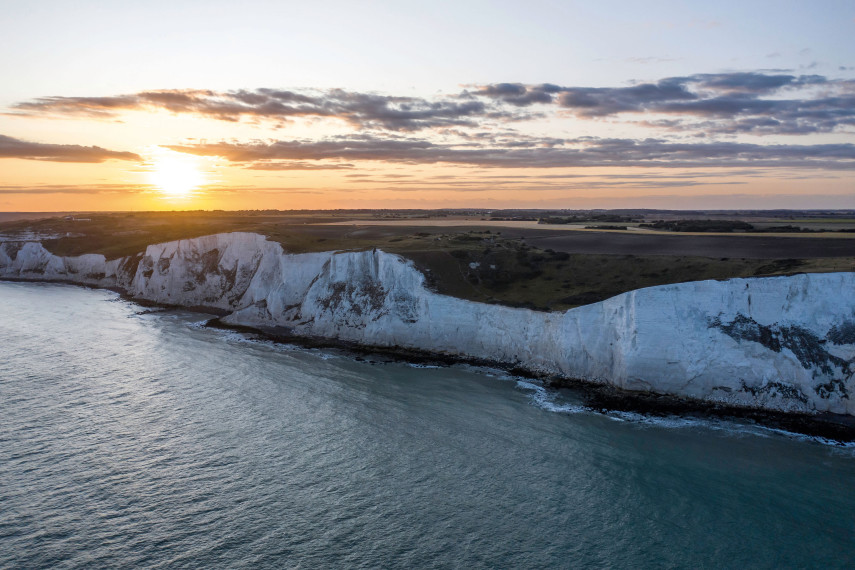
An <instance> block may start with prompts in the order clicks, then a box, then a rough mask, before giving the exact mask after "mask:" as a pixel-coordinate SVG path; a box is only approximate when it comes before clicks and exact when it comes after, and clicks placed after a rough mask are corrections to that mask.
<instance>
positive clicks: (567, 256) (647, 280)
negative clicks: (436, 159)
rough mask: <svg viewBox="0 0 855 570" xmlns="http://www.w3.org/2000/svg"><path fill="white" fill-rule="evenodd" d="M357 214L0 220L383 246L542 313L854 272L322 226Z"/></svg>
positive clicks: (817, 264)
mask: <svg viewBox="0 0 855 570" xmlns="http://www.w3.org/2000/svg"><path fill="white" fill-rule="evenodd" d="M351 218H352V216H349V217H348V216H345V215H343V214H339V213H335V212H330V213H297V214H295V213H290V214H287V215H284V214H281V213H267V212H166V213H115V214H92V215H81V216H78V217H77V218H76V219H71V218H67V217H62V218H51V219H46V220H38V221H15V222H7V223H4V224H0V234H6V235H15V234H20V233H22V232H28V233H30V234H35V235H37V236H42V237H43V238H46V239H43V244H44V246H45V247H46V248H47V249H48V250H49V251H51V252H52V253H54V254H56V255H80V254H83V253H101V254H103V255H105V256H106V257H107V258H108V259H115V258H118V257H123V256H126V255H131V254H135V253H139V252H142V251H144V250H145V248H146V246H147V245H149V244H152V243H160V242H166V241H172V240H177V239H186V238H193V237H199V236H203V235H208V234H213V233H220V232H233V231H247V232H256V233H260V234H263V235H266V236H267V237H268V238H269V239H271V240H273V241H276V242H278V243H280V244H282V246H283V248H284V249H285V250H286V251H289V252H293V253H301V252H309V251H325V250H360V249H366V248H373V247H376V248H379V249H383V250H384V251H388V252H391V253H398V254H400V255H402V256H404V257H406V258H408V259H411V260H413V262H414V263H415V264H416V266H417V267H419V269H421V270H422V271H423V272H424V273H425V275H426V276H427V281H428V284H429V285H430V286H431V287H432V288H433V289H435V290H436V291H438V292H440V293H444V294H448V295H452V296H455V297H460V298H464V299H469V300H474V301H480V302H486V303H499V304H503V305H510V306H522V307H529V308H533V309H538V310H563V309H568V308H571V307H575V306H579V305H584V304H588V303H593V302H597V301H601V300H603V299H606V298H608V297H611V296H614V295H617V294H620V293H623V292H626V291H631V290H633V289H639V288H642V287H650V286H654V285H663V284H668V283H679V282H684V281H696V280H702V279H727V278H733V277H756V276H767V275H787V274H792V273H798V272H825V271H855V247H853V248H852V254H851V255H836V256H835V257H820V256H806V255H799V253H803V252H800V250H799V248H798V247H797V245H798V243H799V242H798V241H793V242H792V244H793V246H794V247H793V248H792V251H793V254H794V255H793V256H792V257H781V256H774V257H768V258H766V257H762V256H761V257H758V256H757V255H754V254H753V255H752V256H745V257H743V256H740V252H739V251H738V250H730V249H728V250H724V251H720V252H717V253H721V254H722V255H718V256H716V257H711V256H710V255H708V253H709V251H708V249H705V250H704V251H705V252H706V253H707V255H691V254H689V255H673V254H671V255H662V254H657V253H656V251H655V249H654V250H651V251H649V253H648V251H644V253H643V254H637V253H633V254H626V253H622V254H609V253H601V252H600V251H601V249H596V250H594V251H597V252H596V253H594V252H587V251H584V248H582V251H579V248H578V247H577V248H575V249H570V250H565V251H562V250H561V244H560V242H558V245H554V246H550V247H548V248H544V247H536V246H535V245H531V242H535V241H537V240H536V239H532V237H531V235H529V234H526V232H524V231H521V230H515V229H513V228H502V229H497V228H495V227H492V228H488V227H478V226H477V221H476V222H472V223H469V224H468V225H466V224H461V226H459V227H448V226H441V227H440V226H434V227H429V226H425V227H420V226H419V225H418V222H417V221H415V220H414V221H413V225H412V226H407V225H403V226H401V225H398V226H394V227H389V226H359V225H356V226H350V225H338V226H330V225H323V223H324V222H335V221H341V220H342V219H351ZM602 235H604V236H605V234H602ZM526 237H528V238H529V239H526ZM633 239H635V238H633V237H632V236H627V237H626V240H633ZM639 239H642V238H639ZM671 239H682V240H693V239H697V238H693V237H692V236H685V237H675V238H671ZM744 239H752V238H744ZM755 239H756V238H755ZM789 239H792V240H799V239H810V238H798V237H794V238H789ZM595 241H596V240H595ZM848 242H849V240H847V242H846V243H848ZM630 243H631V242H630ZM688 243H691V242H688ZM755 243H756V242H755ZM852 243H853V245H855V240H852ZM565 249H567V248H565ZM815 249H816V248H814V250H815ZM846 250H847V249H846V248H843V250H842V251H844V253H845V252H846ZM688 251H689V253H691V248H688Z"/></svg>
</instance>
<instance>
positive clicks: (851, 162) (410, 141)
mask: <svg viewBox="0 0 855 570" xmlns="http://www.w3.org/2000/svg"><path fill="white" fill-rule="evenodd" d="M517 142H523V141H517ZM167 148H170V149H171V150H174V151H178V152H186V153H191V154H196V155H202V156H219V157H223V158H225V159H227V160H229V161H232V162H237V163H245V164H249V165H253V164H259V163H261V164H266V165H270V164H275V163H276V162H277V161H306V160H311V161H335V162H338V161H382V162H390V163H405V164H435V163H449V164H463V165H469V166H485V167H506V168H556V167H593V166H601V167H605V166H621V167H626V166H641V167H650V166H658V167H669V168H673V167H684V168H689V167H699V166H703V167H728V168H739V167H752V168H758V167H786V168H809V169H829V170H852V169H855V145H852V144H822V145H757V144H746V143H735V142H714V143H673V142H667V141H663V140H658V139H646V140H631V139H598V138H590V137H587V138H578V139H568V140H565V141H563V144H561V145H558V144H552V145H551V146H542V145H539V144H537V139H534V140H533V141H530V142H529V143H528V144H527V145H523V144H516V145H513V146H507V147H495V146H480V145H478V144H474V143H472V144H468V145H453V144H443V143H437V142H432V141H429V140H426V139H416V138H395V139H388V138H380V137H373V136H361V137H350V138H345V137H334V138H330V139H324V140H319V141H318V140H289V141H286V140H281V141H275V142H270V143H264V142H256V143H247V144H237V143H231V142H219V143H209V144H193V145H170V146H168V147H167ZM321 163H322V162H318V164H321Z"/></svg>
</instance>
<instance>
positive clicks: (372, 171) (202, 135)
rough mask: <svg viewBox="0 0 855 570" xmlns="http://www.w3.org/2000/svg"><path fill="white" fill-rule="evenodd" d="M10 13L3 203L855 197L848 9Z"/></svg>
mask: <svg viewBox="0 0 855 570" xmlns="http://www.w3.org/2000/svg"><path fill="white" fill-rule="evenodd" d="M651 4H653V5H652V6H651ZM0 9H2V17H0V37H2V38H3V39H2V42H0V54H2V57H0V78H2V82H0V113H2V114H0V211H60V210H141V209H145V210H151V209H169V210H171V209H200V208H201V209H212V208H222V209H260V208H262V209H263V208H277V209H292V208H311V209H315V208H436V207H450V208H464V207H485V208H499V207H523V208H547V207H548V208H621V207H632V208H639V207H649V208H675V209H687V208H722V209H725V208H855V3H853V2H852V1H851V0H840V1H838V0H821V1H817V0H814V1H812V2H808V1H788V2H782V1H780V0H777V1H753V0H742V1H739V2H736V1H729V0H728V1H718V2H706V1H705V2H676V1H673V2H668V1H665V2H656V3H641V2H632V1H622V2H617V1H597V2H590V1H585V2H573V1H562V2H558V1H556V2H546V1H531V0H529V1H526V2H520V1H513V2H486V1H483V2H481V1H478V2H461V1H457V2H445V1H432V2H419V3H416V2H334V1H327V2H314V3H308V2H257V1H253V0H244V1H242V2H218V1H211V0H207V1H204V2H182V1H176V0H173V1H170V2H159V1H147V2H136V3H125V2H106V1H104V2H61V1H55V2H54V1H34V2H8V1H7V2H2V3H0Z"/></svg>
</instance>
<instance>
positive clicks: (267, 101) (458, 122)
mask: <svg viewBox="0 0 855 570" xmlns="http://www.w3.org/2000/svg"><path fill="white" fill-rule="evenodd" d="M14 109H15V110H16V112H17V113H18V114H24V115H54V116H83V117H90V118H113V117H116V116H117V114H118V113H119V112H121V111H139V110H165V111H169V112H171V113H187V114H194V115H201V116H205V117H209V118H213V119H218V120H223V121H238V120H240V119H245V118H248V119H270V120H278V121H284V120H288V119H293V118H298V117H327V118H335V119H341V120H343V121H345V122H347V123H349V124H351V125H354V126H356V127H360V128H381V129H386V130H392V131H416V130H420V129H426V128H436V127H450V126H465V125H474V123H473V118H474V117H478V116H482V117H483V116H485V115H488V114H489V113H488V112H487V108H486V105H485V104H484V102H483V101H477V100H457V99H445V100H437V101H429V100H426V99H422V98H418V97H401V96H388V95H377V94H373V93H359V92H354V91H345V90H343V89H331V90H327V91H317V90H311V91H307V92H304V93H301V92H296V91H286V90H278V89H255V90H239V91H228V92H215V91H206V90H161V91H145V92H141V93H136V94H132V95H118V96H115V97H42V98H39V99H36V100H34V101H26V102H23V103H18V104H17V105H15V106H14Z"/></svg>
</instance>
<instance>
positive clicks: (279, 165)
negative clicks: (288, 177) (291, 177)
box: [246, 161, 353, 176]
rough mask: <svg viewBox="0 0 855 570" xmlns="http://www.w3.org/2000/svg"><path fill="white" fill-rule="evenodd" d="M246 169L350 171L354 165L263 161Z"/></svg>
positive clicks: (344, 163)
mask: <svg viewBox="0 0 855 570" xmlns="http://www.w3.org/2000/svg"><path fill="white" fill-rule="evenodd" d="M246 168H248V169H250V170H349V169H352V168H353V165H352V164H350V163H347V162H333V163H312V162H304V161H277V162H266V161H261V162H253V163H251V164H249V165H248V166H247V167H246ZM351 176H352V175H351Z"/></svg>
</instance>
